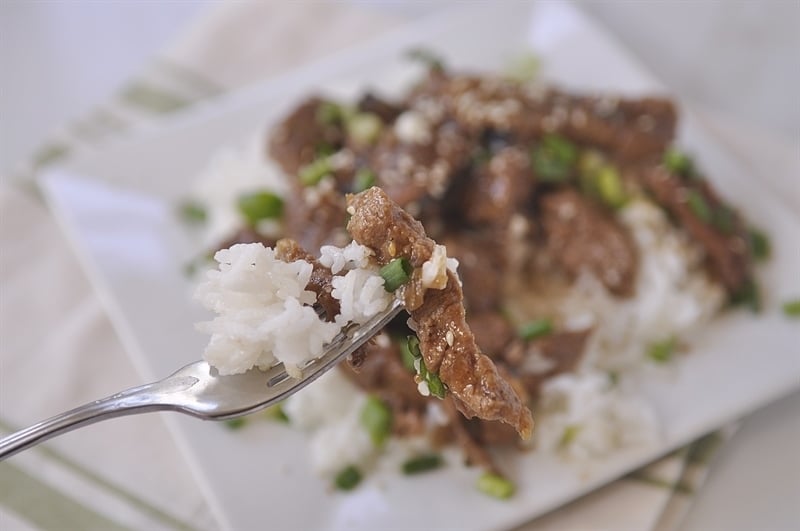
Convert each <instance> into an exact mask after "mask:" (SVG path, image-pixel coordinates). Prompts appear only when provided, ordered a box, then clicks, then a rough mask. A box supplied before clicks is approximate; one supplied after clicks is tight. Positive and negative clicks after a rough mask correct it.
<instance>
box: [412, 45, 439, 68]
mask: <svg viewBox="0 0 800 531" xmlns="http://www.w3.org/2000/svg"><path fill="white" fill-rule="evenodd" d="M406 57H407V58H408V59H410V60H412V61H417V62H420V63H422V64H423V65H425V66H427V67H428V68H430V69H431V70H444V62H443V61H442V59H441V57H439V56H438V55H436V54H435V53H433V52H432V51H430V50H428V49H426V48H412V49H411V50H408V51H407V52H406Z"/></svg>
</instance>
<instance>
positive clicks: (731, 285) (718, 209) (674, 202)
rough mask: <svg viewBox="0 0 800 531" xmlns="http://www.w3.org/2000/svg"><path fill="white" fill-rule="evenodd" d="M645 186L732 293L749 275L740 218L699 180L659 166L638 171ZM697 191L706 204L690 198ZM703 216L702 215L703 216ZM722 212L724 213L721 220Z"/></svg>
mask: <svg viewBox="0 0 800 531" xmlns="http://www.w3.org/2000/svg"><path fill="white" fill-rule="evenodd" d="M640 177H641V178H642V181H643V185H644V187H645V189H646V190H647V191H648V192H649V193H650V194H651V195H652V196H653V198H654V199H655V201H656V202H657V203H659V204H660V205H662V206H663V207H664V208H666V209H667V211H668V212H669V213H670V214H671V215H672V216H673V218H674V219H675V220H676V221H677V222H678V223H679V224H680V225H681V226H682V227H683V228H684V229H685V230H686V232H688V233H689V235H690V236H691V237H692V239H694V240H695V241H696V242H698V243H699V244H700V245H701V246H702V248H703V249H704V251H705V255H706V264H707V266H708V271H709V273H710V274H711V276H712V277H713V278H715V279H716V280H718V281H719V282H720V283H721V284H722V285H723V286H725V288H726V289H727V291H728V293H729V294H731V295H735V294H737V293H738V292H739V291H740V290H742V289H744V288H745V287H746V286H747V284H748V283H749V282H750V281H751V279H752V268H751V256H750V248H749V245H748V239H747V232H746V227H745V225H744V223H743V222H742V220H741V218H740V217H739V216H738V215H737V214H736V213H735V212H734V211H733V210H731V209H730V208H728V207H727V206H725V205H724V204H723V203H722V202H721V201H720V200H719V198H718V197H717V196H716V195H715V194H714V192H713V191H712V190H711V187H710V186H709V184H708V183H707V182H705V181H702V180H692V181H689V180H687V179H685V178H683V177H680V176H678V175H675V174H672V173H670V172H669V171H667V170H666V169H665V168H663V167H661V166H657V167H652V168H650V169H648V170H645V171H642V172H641V173H640ZM690 194H696V196H695V197H697V198H698V201H700V202H701V203H702V204H703V205H705V207H706V208H701V207H700V206H697V205H695V206H694V207H693V206H692V205H691V204H690V202H689V197H690ZM704 216H705V217H706V219H703V217H704ZM721 216H725V218H724V220H723V218H722V217H721Z"/></svg>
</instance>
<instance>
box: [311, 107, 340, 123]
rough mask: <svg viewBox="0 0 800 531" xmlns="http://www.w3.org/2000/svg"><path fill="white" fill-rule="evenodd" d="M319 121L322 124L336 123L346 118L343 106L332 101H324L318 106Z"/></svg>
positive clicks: (317, 116)
mask: <svg viewBox="0 0 800 531" xmlns="http://www.w3.org/2000/svg"><path fill="white" fill-rule="evenodd" d="M316 118H317V123H318V124H320V125H336V124H338V123H341V122H342V120H343V118H344V112H343V110H342V106H341V105H339V104H338V103H334V102H332V101H323V102H322V103H320V104H319V106H318V107H317V115H316Z"/></svg>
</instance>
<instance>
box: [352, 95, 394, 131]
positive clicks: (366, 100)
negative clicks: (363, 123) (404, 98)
mask: <svg viewBox="0 0 800 531" xmlns="http://www.w3.org/2000/svg"><path fill="white" fill-rule="evenodd" d="M358 110H359V111H362V112H370V113H372V114H374V115H376V116H378V117H379V118H380V119H381V121H383V122H384V123H387V124H389V123H392V122H394V120H395V118H397V117H398V116H399V115H400V113H401V112H403V107H402V106H400V105H395V104H393V103H390V102H388V101H386V100H384V99H381V98H379V97H378V96H375V95H374V94H372V93H371V92H367V93H366V94H364V95H363V96H362V97H361V99H360V100H359V101H358Z"/></svg>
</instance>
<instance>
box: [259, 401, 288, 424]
mask: <svg viewBox="0 0 800 531" xmlns="http://www.w3.org/2000/svg"><path fill="white" fill-rule="evenodd" d="M264 417H265V418H267V419H269V420H274V421H277V422H282V423H284V424H288V423H289V416H288V415H287V414H286V411H284V410H283V404H275V405H274V406H271V407H268V408H267V409H265V410H264Z"/></svg>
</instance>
